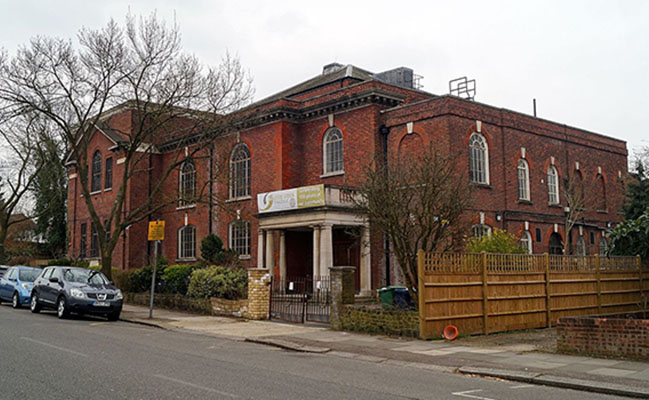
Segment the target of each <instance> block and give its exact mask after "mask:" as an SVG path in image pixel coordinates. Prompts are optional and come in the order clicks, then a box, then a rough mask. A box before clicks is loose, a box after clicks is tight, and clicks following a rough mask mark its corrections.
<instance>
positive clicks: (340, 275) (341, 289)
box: [329, 267, 356, 329]
mask: <svg viewBox="0 0 649 400" xmlns="http://www.w3.org/2000/svg"><path fill="white" fill-rule="evenodd" d="M354 270H356V267H331V268H330V269H329V271H330V279H331V309H330V317H329V318H330V322H331V329H340V328H341V323H340V315H341V313H342V311H343V307H344V306H345V304H354V292H355V291H356V282H355V280H356V277H355V275H354Z"/></svg>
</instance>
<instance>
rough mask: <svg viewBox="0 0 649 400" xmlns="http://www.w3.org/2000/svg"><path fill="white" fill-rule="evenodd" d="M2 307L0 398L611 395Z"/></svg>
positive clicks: (564, 398)
mask: <svg viewBox="0 0 649 400" xmlns="http://www.w3.org/2000/svg"><path fill="white" fill-rule="evenodd" d="M608 398H612V397H610V396H605V395H598V394H593V393H585V392H578V391H572V390H566V389H559V388H550V387H544V386H533V385H526V384H521V383H516V382H506V381H499V380H488V379H482V378H472V377H466V376H461V375H456V374H450V373H443V372H436V371H430V370H425V369H420V368H413V367H408V366H393V365H386V364H377V363H372V362H364V361H359V360H351V359H346V358H341V357H336V356H332V355H326V354H325V355H315V354H303V353H295V352H289V351H284V350H279V349H274V348H270V347H266V346H262V345H256V344H251V343H244V342H237V341H232V340H227V339H221V338H214V337H206V336H200V335H196V334H191V333H184V332H170V331H164V330H161V329H157V328H149V327H145V326H141V325H135V324H129V323H126V322H113V323H110V322H105V321H103V320H100V319H92V318H81V317H77V318H74V319H71V320H59V319H57V318H56V316H55V314H54V313H53V312H42V313H41V314H31V313H30V312H29V311H28V310H26V309H23V310H13V309H11V308H10V307H8V306H7V305H4V304H3V305H2V306H0V399H84V400H91V399H92V400H94V399H110V400H115V399H282V400H285V399H354V400H362V399H371V400H376V399H454V400H462V399H478V400H489V399H491V400H505V399H526V400H532V399H544V400H545V399H547V400H552V399H557V400H559V399H561V400H569V399H608Z"/></svg>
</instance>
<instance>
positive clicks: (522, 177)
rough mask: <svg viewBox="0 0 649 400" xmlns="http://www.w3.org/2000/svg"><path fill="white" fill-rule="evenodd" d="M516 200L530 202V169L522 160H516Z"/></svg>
mask: <svg viewBox="0 0 649 400" xmlns="http://www.w3.org/2000/svg"><path fill="white" fill-rule="evenodd" d="M518 199H519V200H527V201H529V200H530V169H529V166H528V164H527V161H525V160H523V159H520V160H518Z"/></svg>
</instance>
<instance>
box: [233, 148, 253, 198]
mask: <svg viewBox="0 0 649 400" xmlns="http://www.w3.org/2000/svg"><path fill="white" fill-rule="evenodd" d="M245 196H250V150H249V149H248V146H246V145H245V143H239V144H238V145H236V146H235V147H234V149H233V150H232V155H231V156H230V198H233V199H236V198H238V197H245Z"/></svg>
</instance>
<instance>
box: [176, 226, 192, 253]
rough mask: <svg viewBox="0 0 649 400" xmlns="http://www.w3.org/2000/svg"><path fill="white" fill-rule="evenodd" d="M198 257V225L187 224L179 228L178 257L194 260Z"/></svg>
mask: <svg viewBox="0 0 649 400" xmlns="http://www.w3.org/2000/svg"><path fill="white" fill-rule="evenodd" d="M195 258H196V227H195V226H193V225H185V226H183V227H181V228H180V229H178V259H180V260H193V259H195Z"/></svg>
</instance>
